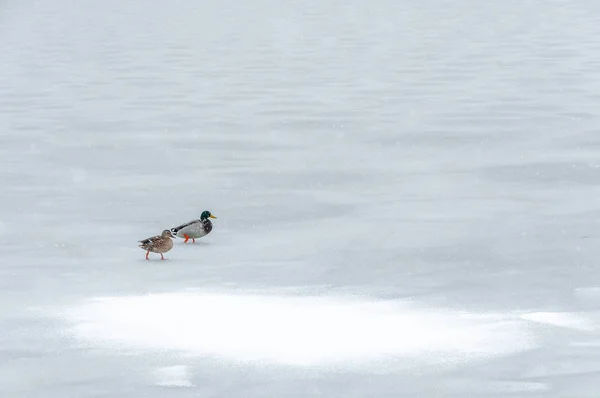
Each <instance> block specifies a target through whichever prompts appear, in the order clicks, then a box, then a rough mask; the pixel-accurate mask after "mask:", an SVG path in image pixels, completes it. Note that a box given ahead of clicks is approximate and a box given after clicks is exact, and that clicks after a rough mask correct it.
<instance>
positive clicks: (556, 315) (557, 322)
mask: <svg viewBox="0 0 600 398" xmlns="http://www.w3.org/2000/svg"><path fill="white" fill-rule="evenodd" d="M521 318H522V319H525V320H528V321H532V322H537V323H545V324H548V325H552V326H559V327H564V328H569V329H576V330H583V331H592V330H596V329H597V328H598V326H597V325H596V324H595V323H594V322H592V321H591V320H590V319H588V318H586V317H584V316H582V315H578V314H575V313H570V312H532V313H530V314H524V315H521Z"/></svg>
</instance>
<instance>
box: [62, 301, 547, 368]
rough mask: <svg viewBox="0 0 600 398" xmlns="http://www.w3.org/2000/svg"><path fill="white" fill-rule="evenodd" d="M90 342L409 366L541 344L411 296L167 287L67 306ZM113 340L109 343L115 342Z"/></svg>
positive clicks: (274, 359)
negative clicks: (174, 290)
mask: <svg viewBox="0 0 600 398" xmlns="http://www.w3.org/2000/svg"><path fill="white" fill-rule="evenodd" d="M64 316H66V317H67V319H68V320H69V321H70V322H72V323H73V327H72V329H71V333H72V334H73V335H74V337H76V338H78V339H83V340H87V341H88V342H89V343H91V344H101V345H102V343H104V342H109V343H112V344H114V345H115V346H117V347H118V346H121V349H123V348H137V349H151V350H155V351H159V350H164V349H169V350H174V351H175V350H178V351H182V352H186V353H189V354H193V355H195V356H199V357H222V358H225V359H228V360H234V361H242V362H243V363H252V362H265V363H275V364H283V365H295V366H319V365H327V366H337V367H340V366H342V367H343V366H362V367H363V368H364V370H367V371H368V367H369V365H370V366H373V363H375V364H377V362H380V361H382V360H387V361H388V362H393V361H394V360H395V361H396V362H397V363H401V365H402V366H403V367H414V366H422V365H425V364H428V365H429V364H436V365H440V364H444V363H457V362H463V361H469V360H474V359H479V358H481V357H483V358H488V359H489V358H492V357H495V356H502V355H509V354H514V353H518V352H520V351H524V350H527V349H532V348H535V347H536V345H535V342H534V338H533V336H532V335H531V334H530V333H529V332H528V331H527V329H526V327H527V325H524V324H520V323H518V322H516V320H514V319H513V320H511V319H510V318H507V316H506V315H504V316H502V315H492V314H485V315H479V316H478V315H474V314H468V313H463V312H453V311H448V310H444V309H437V310H436V309H431V308H419V306H415V305H411V304H410V303H397V302H389V301H364V300H358V299H356V298H343V297H338V298H328V297H310V296H308V297H297V296H287V297H286V296H281V295H278V296H269V295H231V294H225V293H220V294H214V293H213V294H205V293H199V294H198V293H197V294H192V293H186V294H159V295H144V296H134V297H111V298H102V299H96V300H92V301H90V302H88V303H86V304H83V305H81V306H79V307H75V308H72V309H69V310H68V311H66V313H65V314H64ZM109 347H110V345H109Z"/></svg>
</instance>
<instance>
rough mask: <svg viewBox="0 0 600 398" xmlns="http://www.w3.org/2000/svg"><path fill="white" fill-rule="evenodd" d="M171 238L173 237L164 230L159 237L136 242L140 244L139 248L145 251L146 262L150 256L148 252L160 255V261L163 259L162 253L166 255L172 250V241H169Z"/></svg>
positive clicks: (169, 232)
mask: <svg viewBox="0 0 600 398" xmlns="http://www.w3.org/2000/svg"><path fill="white" fill-rule="evenodd" d="M171 238H175V237H174V236H173V234H172V233H171V231H169V230H168V229H165V230H164V231H162V233H161V234H160V235H156V236H153V237H151V238H147V239H144V240H139V241H138V242H140V243H141V245H140V247H141V248H142V249H144V250H147V252H146V260H148V254H150V252H152V253H160V258H161V260H164V259H165V257H164V256H163V253H166V252H168V251H169V250H171V249H172V248H173V241H172V240H171Z"/></svg>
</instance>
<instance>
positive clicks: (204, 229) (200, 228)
mask: <svg viewBox="0 0 600 398" xmlns="http://www.w3.org/2000/svg"><path fill="white" fill-rule="evenodd" d="M209 218H217V217H215V216H213V215H212V214H210V211H208V210H205V211H203V212H202V214H201V215H200V219H198V220H192V221H189V222H186V223H185V224H181V225H180V226H178V227H175V228H171V232H172V233H173V234H175V235H177V236H179V237H180V238H185V241H183V243H187V241H188V240H190V239H191V240H192V242H194V243H195V242H196V239H198V238H201V237H203V236H206V235H208V234H209V233H210V231H212V228H213V225H212V222H210V220H209Z"/></svg>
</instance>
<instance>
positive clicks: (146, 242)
mask: <svg viewBox="0 0 600 398" xmlns="http://www.w3.org/2000/svg"><path fill="white" fill-rule="evenodd" d="M157 239H160V235H156V236H152V237H150V238H146V239H144V240H138V242H140V243H141V245H140V247H144V248H146V247H150V246H152V245H153V244H154V242H155V241H156V240H157Z"/></svg>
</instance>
